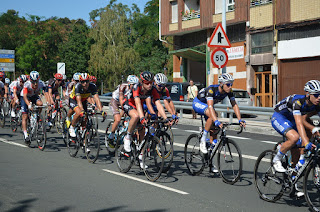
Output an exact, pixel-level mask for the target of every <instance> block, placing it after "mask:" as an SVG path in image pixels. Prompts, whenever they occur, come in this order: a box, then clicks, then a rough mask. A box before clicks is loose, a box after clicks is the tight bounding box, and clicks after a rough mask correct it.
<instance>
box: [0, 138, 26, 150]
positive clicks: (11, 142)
mask: <svg viewBox="0 0 320 212" xmlns="http://www.w3.org/2000/svg"><path fill="white" fill-rule="evenodd" d="M0 141H2V142H3V143H7V144H12V145H16V146H20V147H25V148H27V146H26V145H23V144H19V143H16V142H13V141H8V140H6V139H4V138H0Z"/></svg>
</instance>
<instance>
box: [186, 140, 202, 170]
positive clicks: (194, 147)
mask: <svg viewBox="0 0 320 212" xmlns="http://www.w3.org/2000/svg"><path fill="white" fill-rule="evenodd" d="M199 147H200V137H199V135H198V134H191V135H190V136H189V137H188V139H187V141H186V144H185V146H184V161H185V163H186V165H187V168H188V170H189V172H190V174H192V175H194V176H195V175H199V174H201V173H202V171H203V169H204V162H203V154H202V153H201V152H200V148H199Z"/></svg>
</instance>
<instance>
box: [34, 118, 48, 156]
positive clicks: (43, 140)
mask: <svg viewBox="0 0 320 212" xmlns="http://www.w3.org/2000/svg"><path fill="white" fill-rule="evenodd" d="M36 126H37V128H36V129H37V133H36V141H37V144H38V148H39V149H40V150H41V151H43V150H44V148H45V147H46V144H47V130H46V123H45V120H44V119H43V118H42V116H41V115H39V121H38V123H37V124H36Z"/></svg>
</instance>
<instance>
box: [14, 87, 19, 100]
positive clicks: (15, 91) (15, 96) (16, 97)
mask: <svg viewBox="0 0 320 212" xmlns="http://www.w3.org/2000/svg"><path fill="white" fill-rule="evenodd" d="M13 96H14V98H15V99H18V100H19V97H18V94H17V89H16V88H13Z"/></svg>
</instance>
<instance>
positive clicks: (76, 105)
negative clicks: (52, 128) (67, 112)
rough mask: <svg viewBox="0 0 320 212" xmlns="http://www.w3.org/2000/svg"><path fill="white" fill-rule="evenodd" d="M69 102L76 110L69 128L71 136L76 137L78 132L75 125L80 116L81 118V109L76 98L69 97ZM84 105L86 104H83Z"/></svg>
mask: <svg viewBox="0 0 320 212" xmlns="http://www.w3.org/2000/svg"><path fill="white" fill-rule="evenodd" d="M69 104H70V109H72V110H73V111H74V113H75V114H74V115H73V119H72V122H71V125H70V128H69V134H70V136H71V137H75V136H76V133H75V129H74V128H75V126H76V125H77V123H78V121H79V118H80V113H81V110H80V108H79V106H78V104H77V102H76V100H74V99H69ZM83 106H84V105H83Z"/></svg>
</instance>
